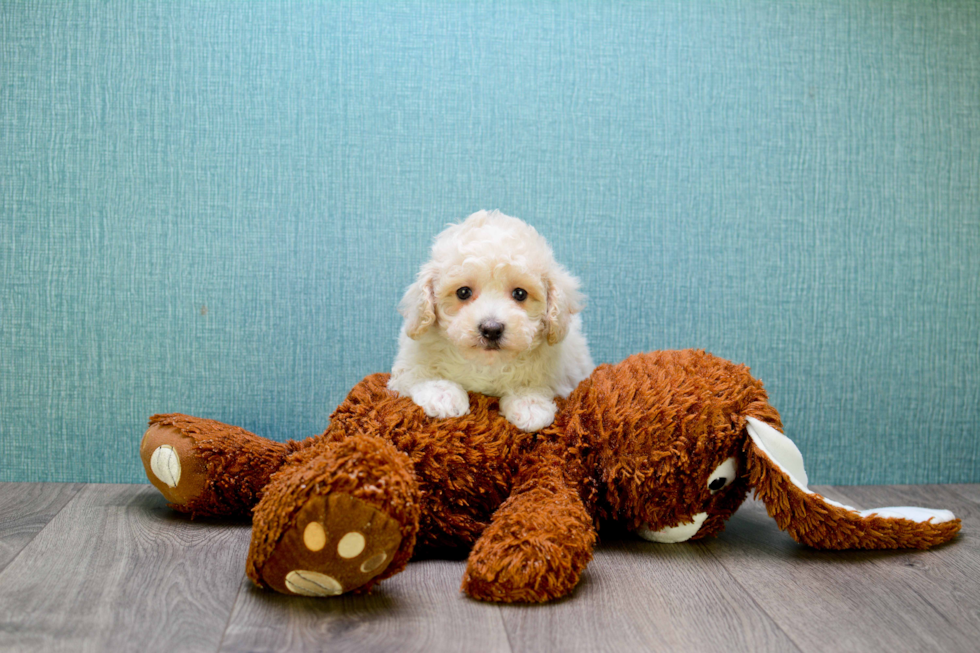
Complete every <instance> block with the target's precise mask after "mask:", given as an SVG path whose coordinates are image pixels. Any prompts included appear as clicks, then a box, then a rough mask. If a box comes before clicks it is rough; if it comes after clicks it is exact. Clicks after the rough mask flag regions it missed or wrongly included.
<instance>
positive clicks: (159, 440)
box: [140, 424, 205, 508]
mask: <svg viewBox="0 0 980 653" xmlns="http://www.w3.org/2000/svg"><path fill="white" fill-rule="evenodd" d="M194 445H195V442H194V440H193V439H192V438H190V437H188V436H186V435H184V434H183V433H182V432H181V431H180V430H178V429H177V428H175V427H173V426H162V425H159V424H154V425H153V426H151V427H150V428H149V429H147V431H146V434H145V435H143V441H142V442H141V443H140V458H141V459H142V460H143V467H144V468H145V470H146V477H147V478H148V479H149V481H150V483H152V484H153V486H154V487H156V488H157V489H158V490H160V493H161V494H163V496H164V497H165V498H166V499H167V501H169V502H170V503H171V504H173V505H174V506H175V507H177V508H180V507H181V506H184V505H187V504H189V503H190V502H192V501H193V500H194V499H196V498H197V497H198V496H200V494H201V492H202V491H203V490H204V481H205V474H204V469H203V466H202V464H201V462H200V460H199V458H198V456H197V455H196V453H195V449H194Z"/></svg>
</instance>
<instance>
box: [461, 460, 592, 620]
mask: <svg viewBox="0 0 980 653" xmlns="http://www.w3.org/2000/svg"><path fill="white" fill-rule="evenodd" d="M595 540H596V532H595V528H594V526H593V523H592V517H591V516H590V515H589V513H588V511H587V510H586V509H585V505H584V504H583V503H582V500H581V498H580V497H579V494H578V492H577V491H576V490H575V488H574V487H572V484H571V483H569V482H568V481H567V479H566V478H565V477H564V475H563V474H562V472H561V471H560V469H559V468H558V467H557V466H554V465H550V464H548V463H541V464H539V465H537V466H535V468H533V469H530V470H528V471H527V473H523V472H522V474H521V476H520V477H519V478H518V484H516V485H515V489H514V491H513V493H512V494H511V497H510V498H509V499H507V501H505V502H504V503H503V505H502V506H500V508H498V509H497V511H496V513H494V516H493V521H492V522H491V524H490V526H488V527H487V529H486V530H485V531H484V532H483V534H482V535H481V536H480V539H478V540H477V541H476V544H475V545H474V547H473V550H472V551H471V552H470V557H469V561H468V563H467V565H466V573H465V575H464V576H463V586H462V589H463V591H464V592H466V593H467V594H469V595H470V596H471V597H473V598H475V599H481V600H484V601H501V602H506V603H512V602H517V601H522V602H524V601H526V602H534V603H540V602H543V601H549V600H552V599H556V598H559V597H562V596H565V595H566V594H569V593H570V592H571V591H572V590H573V589H574V588H575V586H576V585H577V584H578V581H579V577H580V576H581V574H582V571H583V570H584V569H585V567H586V565H588V563H589V560H591V558H592V549H593V547H594V545H595Z"/></svg>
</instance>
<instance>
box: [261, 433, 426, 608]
mask: <svg viewBox="0 0 980 653" xmlns="http://www.w3.org/2000/svg"><path fill="white" fill-rule="evenodd" d="M418 528H419V492H418V486H417V483H416V480H415V476H414V474H413V473H412V471H411V462H410V461H409V459H408V457H407V456H405V455H404V454H403V453H401V452H399V451H398V450H397V449H395V448H394V447H393V446H392V445H391V444H390V443H388V442H386V441H384V440H382V439H380V438H376V437H370V436H362V437H354V438H348V439H346V440H342V441H340V442H332V443H329V444H326V445H325V446H323V447H314V448H310V449H307V450H305V451H301V452H299V453H297V454H295V455H293V456H292V457H290V459H289V461H288V462H287V463H286V464H285V465H284V466H283V468H282V470H280V471H279V472H278V473H277V474H276V475H275V476H273V478H272V480H271V481H270V483H269V486H268V487H267V488H266V492H265V496H264V497H263V498H262V500H261V501H260V502H259V504H258V505H257V506H256V507H255V513H254V516H253V526H252V543H251V546H250V548H249V552H248V561H247V563H246V570H247V572H248V576H249V578H251V579H252V580H253V581H254V582H255V583H256V584H257V585H259V586H260V587H269V588H271V589H274V590H276V591H278V592H282V593H284V594H299V595H302V596H336V595H338V594H343V593H346V592H365V591H367V590H369V589H370V588H371V587H372V586H373V585H374V584H375V583H377V582H378V581H380V580H382V579H384V578H387V577H389V576H392V575H394V574H396V573H398V572H399V571H401V570H402V569H404V567H405V564H406V563H407V562H408V559H409V558H410V557H411V555H412V551H413V549H414V546H415V536H416V534H417V532H418Z"/></svg>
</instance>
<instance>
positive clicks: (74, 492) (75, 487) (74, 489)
mask: <svg viewBox="0 0 980 653" xmlns="http://www.w3.org/2000/svg"><path fill="white" fill-rule="evenodd" d="M65 485H68V486H69V488H70V490H69V491H70V492H71V498H70V499H68V500H67V501H65V502H64V503H63V504H62V505H61V507H60V508H58V510H57V511H56V512H54V513H52V515H51V516H50V517H48V520H47V521H46V522H45V524H44V526H42V527H41V528H39V529H38V530H37V532H36V533H34V534H33V535H32V536H31V538H30V539H29V540H27V541H26V542H24V544H23V545H21V547H20V548H19V549H18V550H17V553H16V554H14V556H13V557H12V558H10V560H8V561H7V563H6V564H4V565H3V566H2V567H0V575H3V573H4V572H5V571H6V570H7V569H9V568H10V567H11V565H13V564H14V563H15V562H16V561H17V559H18V558H19V557H20V555H21V554H22V553H23V552H24V549H26V548H27V547H28V546H30V544H31V542H33V541H34V540H35V538H37V536H38V535H40V534H41V532H43V531H44V529H46V528H47V527H48V526H50V525H51V522H53V521H54V519H55V517H57V516H58V515H60V514H61V511H63V510H64V509H65V508H67V507H68V504H70V503H72V502H73V501H75V499H76V498H77V497H78V493H79V492H81V491H82V488H84V487H85V484H84V483H66V484H65Z"/></svg>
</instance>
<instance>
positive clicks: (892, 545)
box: [746, 417, 960, 549]
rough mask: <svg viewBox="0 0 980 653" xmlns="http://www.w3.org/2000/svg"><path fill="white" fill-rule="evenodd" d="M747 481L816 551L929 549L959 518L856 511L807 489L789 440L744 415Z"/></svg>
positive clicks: (916, 511)
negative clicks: (746, 439)
mask: <svg viewBox="0 0 980 653" xmlns="http://www.w3.org/2000/svg"><path fill="white" fill-rule="evenodd" d="M746 428H747V430H748V433H749V437H750V439H751V443H750V444H749V445H748V452H747V453H748V466H749V475H750V480H749V483H750V485H752V486H753V487H754V488H755V491H756V496H758V497H759V498H761V499H762V501H763V502H764V503H765V504H766V509H767V510H768V512H769V515H770V516H772V517H773V518H775V520H776V523H777V524H778V525H779V527H780V528H781V529H783V530H785V531H787V532H788V533H789V534H790V535H791V536H792V537H793V539H794V540H796V541H797V542H800V543H801V544H807V545H809V546H812V547H815V548H818V549H904V548H916V549H928V548H930V547H933V546H936V545H937V544H942V543H943V542H947V541H948V540H950V539H952V538H953V537H954V536H955V535H956V533H957V532H958V531H959V530H960V520H959V519H957V518H956V517H955V516H954V515H953V513H951V512H950V511H948V510H932V509H928V508H914V507H897V508H872V509H870V510H858V509H856V508H852V507H851V506H846V505H843V504H840V503H837V502H836V501H831V500H830V499H827V498H825V497H822V496H820V495H819V494H816V493H815V492H811V491H810V490H809V488H807V477H806V471H805V470H804V468H803V456H802V455H801V454H800V450H799V449H797V448H796V445H794V444H793V442H792V440H790V439H789V438H787V437H786V436H785V435H783V434H782V433H780V432H779V431H777V430H776V429H774V428H773V427H772V426H770V425H768V424H766V423H765V422H762V421H759V420H757V419H754V418H752V417H749V418H748V424H747V425H746Z"/></svg>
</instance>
